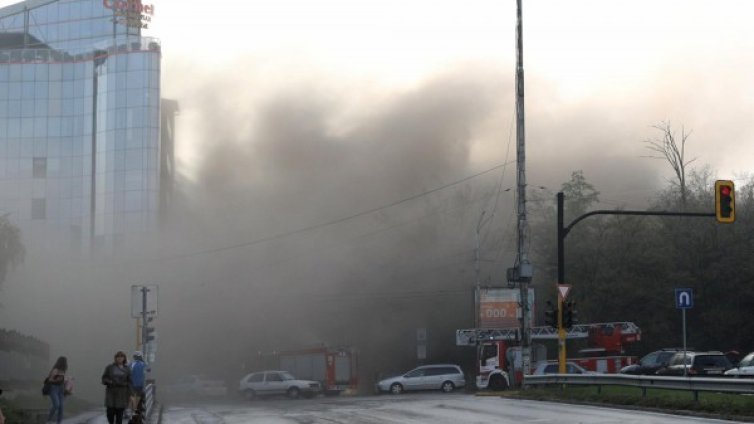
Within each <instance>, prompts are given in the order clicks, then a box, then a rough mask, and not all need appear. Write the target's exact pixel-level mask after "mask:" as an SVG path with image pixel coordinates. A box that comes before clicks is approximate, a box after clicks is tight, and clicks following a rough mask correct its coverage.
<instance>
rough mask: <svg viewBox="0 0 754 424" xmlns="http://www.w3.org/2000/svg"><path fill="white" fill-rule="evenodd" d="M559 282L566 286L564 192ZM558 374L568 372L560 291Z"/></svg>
mask: <svg viewBox="0 0 754 424" xmlns="http://www.w3.org/2000/svg"><path fill="white" fill-rule="evenodd" d="M557 198H558V282H557V284H559V285H560V284H565V232H564V231H563V215H564V212H563V209H564V203H565V201H564V198H565V196H564V195H563V192H562V191H561V192H559V193H558V196H557ZM558 372H559V373H560V374H565V372H566V331H565V328H563V299H562V298H561V296H560V290H558Z"/></svg>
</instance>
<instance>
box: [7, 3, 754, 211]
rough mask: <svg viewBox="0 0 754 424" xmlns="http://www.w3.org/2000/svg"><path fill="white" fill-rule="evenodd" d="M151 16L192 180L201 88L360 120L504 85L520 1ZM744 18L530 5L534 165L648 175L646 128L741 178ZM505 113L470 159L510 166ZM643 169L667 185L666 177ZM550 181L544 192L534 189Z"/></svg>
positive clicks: (707, 11) (725, 8) (231, 6)
mask: <svg viewBox="0 0 754 424" xmlns="http://www.w3.org/2000/svg"><path fill="white" fill-rule="evenodd" d="M12 3H15V2H14V1H8V0H2V1H0V5H7V4H12ZM153 3H154V5H155V16H154V20H153V23H152V27H151V28H150V29H149V30H148V31H147V32H146V34H147V35H151V36H155V37H158V38H160V39H161V40H162V42H163V47H164V50H163V51H164V61H163V67H164V72H163V93H164V95H165V96H167V97H172V98H176V99H178V100H179V101H180V102H181V105H182V110H183V116H184V119H183V120H182V121H181V122H180V123H179V125H180V128H181V129H182V130H183V131H182V132H181V135H182V138H181V143H180V146H179V156H180V159H181V160H182V163H183V165H184V170H186V172H189V173H191V172H192V169H194V168H195V166H196V164H195V162H196V161H199V160H200V159H201V153H199V151H200V150H201V146H202V143H205V142H206V140H196V139H193V138H192V134H195V133H197V131H196V126H197V125H201V120H202V116H203V115H204V111H203V110H202V108H201V106H202V105H201V104H197V103H196V99H197V98H199V97H201V96H199V95H198V92H200V91H201V89H202V88H204V87H207V86H208V83H207V81H214V82H216V81H218V80H234V79H235V81H237V82H239V83H237V84H230V85H231V86H232V87H234V88H236V89H240V91H236V92H234V96H232V97H231V98H228V101H227V102H228V103H229V104H232V103H234V102H235V103H239V102H246V103H249V104H251V103H254V100H253V99H255V98H257V97H255V96H260V94H259V93H261V92H264V93H267V94H265V96H267V97H269V95H268V93H269V92H273V91H275V90H279V89H280V88H281V87H284V86H286V84H287V83H288V82H289V81H292V82H295V83H303V84H312V83H313V84H324V90H326V91H329V92H331V93H335V94H336V95H337V96H338V97H339V98H340V100H341V101H344V102H348V103H351V104H352V105H353V107H352V108H351V110H350V111H349V112H347V113H346V117H341V118H343V119H345V120H346V121H347V120H348V119H351V122H354V120H358V119H359V118H360V117H363V116H364V115H368V114H369V113H370V112H369V106H370V104H372V103H373V102H379V101H380V100H384V98H385V96H390V95H393V94H395V93H402V92H405V91H406V90H411V89H412V88H413V87H415V86H416V85H418V84H421V83H422V82H423V81H426V80H427V79H429V78H431V77H432V76H434V75H437V74H442V73H443V72H447V70H448V69H457V68H458V67H469V68H484V69H492V70H494V71H496V72H499V74H500V75H499V77H500V78H503V79H507V80H512V78H513V74H512V71H513V61H514V24H515V1H514V0H507V1H502V0H475V1H472V2H468V1H460V0H439V1H438V0H410V1H405V0H400V1H399V0H379V1H378V0H359V1H352V0H319V1H308V0H248V1H243V2H238V1H231V0H215V1H212V2H204V1H198V0H182V1H176V0H154V1H153ZM752 16H754V3H752V2H750V1H747V0H724V1H714V0H683V1H681V0H631V1H618V0H610V1H605V0H571V1H561V0H536V1H525V2H524V33H525V39H524V44H525V47H524V48H525V68H526V77H527V79H526V82H527V85H526V90H527V129H528V131H529V133H528V139H527V150H528V151H529V154H530V159H531V160H532V161H533V162H536V161H537V160H538V159H542V160H543V161H545V162H547V161H548V160H555V158H551V157H549V155H552V153H553V152H555V151H557V152H558V158H559V160H561V161H569V162H570V163H568V164H565V163H562V165H563V167H564V169H579V168H583V169H584V170H585V171H586V175H587V177H588V178H589V177H590V175H591V176H592V178H593V179H594V178H600V177H603V176H605V175H604V174H606V172H607V171H604V172H602V171H600V170H599V169H593V168H595V167H598V165H599V163H600V160H599V159H600V157H602V158H603V159H604V160H606V161H607V164H608V165H607V166H606V168H607V169H610V168H613V165H609V164H610V163H613V164H614V162H613V161H618V162H621V163H625V162H626V161H629V162H630V161H638V162H641V159H640V156H641V155H642V154H644V153H645V150H643V147H642V145H641V143H640V141H641V140H643V139H646V138H648V137H653V136H655V135H657V133H656V132H654V131H653V130H651V129H650V126H651V125H652V124H655V123H657V122H660V121H664V120H667V121H670V122H671V123H673V124H674V125H675V126H676V127H680V126H681V125H685V127H686V128H687V129H690V130H692V131H693V135H692V137H691V138H690V139H689V148H688V150H689V152H688V155H689V157H698V158H699V160H698V162H697V163H702V164H706V163H709V164H710V165H712V168H713V169H715V170H716V171H718V173H719V176H721V177H733V176H734V174H740V173H742V172H746V171H748V170H749V169H750V163H751V162H750V158H751V157H752V155H754V143H752V142H751V138H752V134H754V120H752V119H750V115H751V110H752V109H753V106H754V88H753V86H752V84H751V83H750V81H751V75H752V70H754V55H752V54H751V52H752V51H754V26H752V25H751V18H752ZM239 85H246V86H247V87H245V88H244V87H239ZM250 85H253V87H250ZM241 94H244V95H245V97H243V96H242V95H241ZM505 96H507V97H505ZM260 98H261V97H260ZM512 102H513V98H512V96H510V93H509V92H508V91H507V90H505V91H501V92H500V103H501V104H503V105H506V106H509V105H511V104H512ZM249 107H250V108H251V109H252V110H253V109H254V106H249ZM511 111H512V109H510V108H508V109H507V110H505V111H503V112H504V113H501V116H499V122H498V123H497V125H495V124H493V125H492V126H491V128H492V130H493V131H491V134H490V135H489V136H488V137H483V138H482V139H480V141H479V142H478V143H476V145H475V147H474V149H475V150H474V151H475V155H476V156H475V157H476V158H486V159H487V160H486V161H485V162H487V163H500V162H502V161H503V160H504V158H505V146H506V142H507V138H508V132H509V131H508V129H509V127H510V119H511V116H510V112H511ZM349 113H350V115H349ZM333 119H335V118H333ZM344 122H345V121H344ZM250 125H251V124H250ZM344 125H346V126H347V124H344ZM495 132H497V134H494V133H495ZM566 132H567V134H568V137H566V138H564V137H563V135H564V133H566ZM563 151H565V152H568V155H567V158H563V157H562V152H563ZM540 155H541V156H540ZM652 166H653V167H655V168H656V169H657V170H659V171H660V172H661V173H660V176H665V172H666V171H667V167H665V166H663V164H662V163H657V164H653V165H652ZM532 171H534V169H533V170H532ZM566 175H567V174H566ZM534 177H535V176H532V178H533V179H534V180H536V178H534ZM564 179H565V177H564V178H560V179H559V180H558V181H562V180H564ZM534 180H533V183H537V182H536V181H534ZM546 183H548V184H550V183H552V182H551V181H541V182H540V184H546ZM644 183H645V182H642V183H637V184H638V185H641V184H644ZM629 185H630V184H629ZM626 189H627V190H637V189H638V190H640V189H639V188H636V187H629V188H626ZM603 190H604V188H603ZM650 191H651V190H650ZM606 194H607V193H606ZM617 196H620V193H618V192H616V193H615V196H613V197H617Z"/></svg>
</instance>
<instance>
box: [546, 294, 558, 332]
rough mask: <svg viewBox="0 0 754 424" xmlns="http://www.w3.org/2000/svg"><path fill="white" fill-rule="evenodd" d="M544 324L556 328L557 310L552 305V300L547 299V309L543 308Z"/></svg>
mask: <svg viewBox="0 0 754 424" xmlns="http://www.w3.org/2000/svg"><path fill="white" fill-rule="evenodd" d="M545 325H548V326H550V327H554V328H558V310H557V309H555V307H554V306H552V302H550V301H549V300H548V301H547V309H545Z"/></svg>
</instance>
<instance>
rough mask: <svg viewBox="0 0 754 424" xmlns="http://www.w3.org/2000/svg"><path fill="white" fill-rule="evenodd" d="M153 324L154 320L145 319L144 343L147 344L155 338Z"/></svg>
mask: <svg viewBox="0 0 754 424" xmlns="http://www.w3.org/2000/svg"><path fill="white" fill-rule="evenodd" d="M153 322H154V318H152V317H149V318H147V325H146V326H145V327H144V343H149V342H151V341H152V340H155V339H156V338H157V333H156V332H155V328H154V324H153Z"/></svg>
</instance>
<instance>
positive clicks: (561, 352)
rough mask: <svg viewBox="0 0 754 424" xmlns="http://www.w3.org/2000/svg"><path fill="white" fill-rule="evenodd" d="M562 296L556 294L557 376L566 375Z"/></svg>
mask: <svg viewBox="0 0 754 424" xmlns="http://www.w3.org/2000/svg"><path fill="white" fill-rule="evenodd" d="M564 303H565V302H564V301H563V296H561V295H560V293H558V374H565V373H566V330H565V322H564V321H565V319H564V318H565V317H564V316H563V309H564V308H563V306H564Z"/></svg>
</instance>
